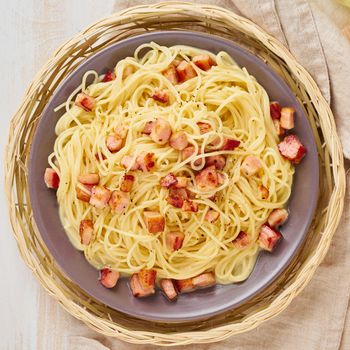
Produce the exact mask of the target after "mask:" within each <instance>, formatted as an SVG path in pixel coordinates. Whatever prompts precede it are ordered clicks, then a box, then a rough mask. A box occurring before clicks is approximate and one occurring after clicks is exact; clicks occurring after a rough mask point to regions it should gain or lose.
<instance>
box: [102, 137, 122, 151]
mask: <svg viewBox="0 0 350 350" xmlns="http://www.w3.org/2000/svg"><path fill="white" fill-rule="evenodd" d="M106 146H107V148H108V149H109V151H110V152H112V153H115V152H118V151H119V150H120V149H121V148H122V147H123V139H122V138H121V137H120V136H119V135H116V134H111V135H108V136H107V139H106Z"/></svg>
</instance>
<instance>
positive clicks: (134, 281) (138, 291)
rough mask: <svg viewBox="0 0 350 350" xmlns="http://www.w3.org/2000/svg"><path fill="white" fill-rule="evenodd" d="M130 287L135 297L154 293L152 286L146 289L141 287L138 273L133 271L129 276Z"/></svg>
mask: <svg viewBox="0 0 350 350" xmlns="http://www.w3.org/2000/svg"><path fill="white" fill-rule="evenodd" d="M130 288H131V291H132V294H133V296H134V297H137V298H142V297H147V296H149V295H151V294H154V293H155V289H154V287H149V288H146V289H144V288H142V286H141V283H140V279H139V274H138V273H134V274H133V275H132V276H131V279H130Z"/></svg>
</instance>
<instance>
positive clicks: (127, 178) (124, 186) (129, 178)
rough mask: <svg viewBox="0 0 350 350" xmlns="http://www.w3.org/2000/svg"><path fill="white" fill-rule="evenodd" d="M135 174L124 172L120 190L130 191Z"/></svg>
mask: <svg viewBox="0 0 350 350" xmlns="http://www.w3.org/2000/svg"><path fill="white" fill-rule="evenodd" d="M134 181H135V176H134V175H130V174H125V175H124V176H123V179H122V183H121V184H120V190H121V191H123V192H131V189H132V185H133V184H134Z"/></svg>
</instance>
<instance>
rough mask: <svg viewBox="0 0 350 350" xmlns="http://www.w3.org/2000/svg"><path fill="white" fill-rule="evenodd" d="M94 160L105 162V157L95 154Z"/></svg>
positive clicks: (101, 154)
mask: <svg viewBox="0 0 350 350" xmlns="http://www.w3.org/2000/svg"><path fill="white" fill-rule="evenodd" d="M95 158H96V160H97V161H98V162H100V161H102V160H106V159H107V158H106V156H105V155H104V154H103V153H95Z"/></svg>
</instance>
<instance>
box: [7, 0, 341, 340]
mask: <svg viewBox="0 0 350 350" xmlns="http://www.w3.org/2000/svg"><path fill="white" fill-rule="evenodd" d="M172 6H179V7H180V8H183V9H184V10H196V9H197V10H199V9H201V10H203V11H204V10H214V11H217V12H218V13H221V16H222V17H225V16H226V15H231V16H232V18H234V19H235V20H236V21H237V23H235V25H236V26H237V28H239V29H241V30H242V31H247V30H248V31H249V32H250V33H251V34H252V35H254V36H255V37H257V36H258V33H259V34H261V33H262V34H263V38H258V39H259V41H261V42H262V43H263V44H264V45H265V46H268V48H269V49H270V50H271V51H272V52H274V54H276V55H277V56H278V57H281V58H283V59H284V61H285V62H286V64H287V65H288V67H289V68H290V66H292V67H293V68H294V69H291V70H292V72H293V73H294V74H295V73H298V74H297V76H298V78H299V79H301V78H304V79H306V80H308V81H309V82H310V86H311V87H312V89H313V90H312V91H311V92H312V94H311V98H312V99H314V100H315V101H314V103H315V104H316V107H318V110H320V111H322V112H324V113H323V114H322V115H324V116H325V119H326V120H325V123H327V125H329V128H330V130H332V131H335V130H336V128H335V122H334V117H333V115H332V112H331V110H330V107H329V105H328V104H327V102H326V101H325V99H324V97H323V96H322V94H321V92H320V90H319V88H318V87H317V85H316V83H315V82H314V80H313V79H312V78H311V76H310V74H309V73H308V72H307V71H306V70H305V69H304V68H303V67H302V66H301V65H300V64H299V63H298V62H297V61H296V60H295V58H294V57H293V56H292V54H291V53H290V52H289V51H287V49H286V48H285V47H284V46H283V45H282V44H281V43H279V42H278V41H277V39H275V38H273V37H272V36H270V35H269V34H267V33H266V32H265V31H264V30H262V29H261V28H260V27H259V26H257V25H256V24H254V23H253V22H251V21H250V20H248V19H246V18H243V17H241V16H238V15H237V14H234V13H233V12H231V11H228V10H224V9H222V8H220V7H218V6H212V5H199V4H191V3H188V2H176V1H175V2H163V3H158V4H153V5H139V6H134V7H131V8H128V9H126V10H123V11H120V12H117V13H114V14H112V15H110V16H107V17H105V18H104V19H101V20H99V21H97V22H95V23H94V24H92V25H91V26H89V27H88V28H87V29H85V30H83V31H82V32H80V33H78V34H76V35H75V36H73V37H72V39H70V40H68V41H67V42H66V43H65V44H63V45H61V46H60V47H59V48H58V49H57V50H56V51H55V53H54V54H53V56H52V57H51V58H50V59H49V60H48V61H47V62H46V64H44V65H43V68H42V69H41V70H40V71H39V72H38V73H37V75H36V76H35V78H34V79H33V81H32V83H31V84H30V85H29V87H28V89H27V90H26V92H25V93H24V97H23V100H22V102H21V104H20V107H19V108H18V110H17V111H16V112H15V113H14V115H13V118H12V120H11V125H10V131H9V133H8V139H7V149H6V151H5V152H6V153H5V160H4V166H5V191H6V198H7V205H8V210H9V215H10V220H11V225H12V229H13V231H14V232H13V234H14V237H15V239H16V241H17V245H18V248H19V251H20V253H21V255H22V257H23V260H24V261H25V263H26V264H27V265H28V266H29V268H30V269H31V270H32V271H33V273H34V275H35V276H36V278H37V279H38V280H39V282H40V284H41V285H42V286H43V287H44V288H45V289H46V290H47V291H49V293H50V294H51V295H53V296H54V297H55V298H56V299H57V300H59V302H60V303H61V305H63V307H64V308H65V309H66V310H67V311H68V312H69V313H70V314H72V315H73V316H75V317H77V318H78V319H81V320H82V321H84V322H85V323H86V324H87V325H88V326H90V327H92V328H95V327H94V322H95V321H96V320H97V319H98V316H96V315H91V314H90V313H89V312H88V311H87V310H84V308H83V307H81V306H80V305H76V304H75V305H74V306H73V307H72V305H70V304H71V303H70V302H69V300H66V299H65V295H63V294H62V293H60V290H59V289H58V288H57V286H56V285H50V286H49V285H48V281H46V280H45V279H44V275H43V274H42V272H41V271H40V270H38V268H37V267H38V266H36V265H35V264H34V261H33V260H32V257H31V256H30V254H29V252H28V251H27V250H26V247H25V246H23V244H22V245H21V243H22V241H21V236H20V232H21V231H25V230H24V229H23V227H22V226H21V225H20V224H19V223H18V222H17V216H16V205H15V203H14V201H13V200H12V199H13V193H12V192H11V190H12V185H13V182H12V180H13V178H12V175H13V171H14V167H15V165H14V162H15V160H16V159H17V158H13V157H12V156H13V153H14V152H13V151H14V150H15V146H14V145H13V143H12V142H11V140H12V136H13V135H12V134H13V133H14V130H15V128H16V121H17V119H18V118H19V115H20V114H21V112H22V111H23V109H24V107H25V103H26V102H27V101H28V97H29V96H30V95H31V93H32V92H33V89H34V88H35V82H36V81H37V80H38V78H39V77H41V75H42V74H43V73H44V72H45V71H46V70H47V69H49V68H50V66H51V65H52V64H53V63H54V62H55V58H57V57H58V56H59V54H60V53H62V52H63V51H64V49H65V48H66V47H69V46H70V45H72V44H74V42H78V38H79V37H81V36H83V37H84V33H86V32H88V31H89V30H90V29H91V28H95V29H97V28H99V26H100V25H102V24H103V23H105V24H108V23H109V21H112V22H113V20H114V19H117V18H118V16H119V17H120V16H123V15H125V16H127V15H130V16H131V15H132V13H133V11H137V10H142V11H144V12H146V13H147V11H148V12H151V10H152V9H153V10H155V11H154V13H156V14H157V11H156V10H159V9H163V8H164V9H165V10H167V9H168V11H169V12H171V11H170V10H171V9H172ZM142 11H141V12H142ZM244 26H247V28H245V27H244ZM266 44H267V45H266ZM269 46H271V47H269ZM274 49H275V50H274ZM277 51H278V52H277ZM320 114H321V113H320ZM328 136H329V137H327V138H326V140H325V143H326V144H327V145H328V144H329V145H328V146H329V152H330V156H331V159H332V161H333V162H332V167H331V170H330V171H331V172H332V176H333V178H334V183H335V185H334V188H333V191H332V196H331V198H330V203H331V204H332V205H333V206H332V208H330V209H329V210H330V214H329V215H332V214H334V212H335V211H336V212H337V213H339V212H342V209H343V204H344V197H345V169H344V163H343V157H342V148H341V144H340V140H339V137H338V135H337V134H336V133H332V134H331V135H328ZM9 145H10V146H9ZM331 209H332V210H331ZM335 218H336V219H335V221H334V222H333V225H332V226H331V227H327V228H326V229H325V230H324V231H323V233H324V236H323V237H322V238H321V240H320V242H319V244H318V245H317V250H318V251H319V250H320V254H319V255H318V256H317V257H315V256H313V257H312V259H310V260H309V261H308V262H307V263H306V264H305V266H304V269H306V268H307V270H308V274H304V275H303V276H301V277H300V276H299V278H298V279H296V280H295V281H293V283H292V285H293V286H294V290H293V293H292V292H291V291H290V290H285V291H283V292H281V294H280V295H279V296H278V298H276V299H274V300H273V301H272V302H271V303H270V305H269V306H268V307H267V308H266V309H265V310H260V311H258V312H256V313H255V314H254V315H253V316H254V317H253V316H248V317H247V318H245V319H244V325H245V327H238V326H237V324H225V325H220V326H218V327H213V328H211V329H210V331H206V332H203V331H191V332H181V333H180V334H178V333H176V334H177V336H179V335H181V337H180V339H178V340H176V339H175V340H174V337H175V336H174V335H172V334H167V335H166V334H164V333H156V332H145V331H137V330H136V331H135V330H129V329H127V328H125V327H123V326H120V325H118V324H116V329H117V331H118V332H115V331H112V330H111V331H110V332H108V330H105V331H104V334H106V335H111V336H114V337H119V338H120V339H123V340H125V341H129V342H135V343H145V342H147V343H150V340H149V339H150V338H152V339H154V338H155V337H157V341H154V344H158V345H179V344H183V343H186V344H188V343H203V342H214V341H218V340H222V339H225V338H227V337H229V336H230V335H232V334H238V333H241V332H243V331H247V330H250V329H252V328H255V327H256V326H257V325H259V324H261V323H262V322H264V321H266V320H267V319H270V318H271V317H273V316H275V315H277V314H279V313H280V312H281V311H283V310H284V309H285V308H286V307H287V306H288V305H289V304H290V302H291V300H292V299H293V298H294V297H295V296H296V295H297V294H299V293H300V292H301V291H302V290H303V288H304V287H305V286H306V284H307V283H308V282H309V280H310V279H311V278H312V276H313V274H314V272H315V270H316V268H317V267H318V265H319V264H320V263H321V262H322V260H323V258H324V256H325V254H326V252H327V250H328V248H329V245H330V242H331V238H332V236H333V234H334V232H335V230H336V227H337V226H338V224H339V220H340V216H339V215H336V216H335ZM22 233H23V232H22ZM325 237H326V238H325ZM322 246H323V249H321V248H322ZM288 296H289V297H288ZM70 307H71V308H70ZM276 309H278V311H276ZM272 310H273V311H274V312H272ZM259 316H261V317H260V318H259ZM242 323H243V322H242ZM95 330H96V328H95ZM216 331H223V332H224V335H223V334H221V333H220V332H219V333H218V334H217V333H216ZM130 332H131V333H130ZM206 333H207V334H206ZM209 333H210V334H209ZM130 334H131V335H130ZM175 338H176V337H175ZM169 339H170V340H169ZM183 339H187V340H185V341H184V340H183ZM168 341H171V342H172V343H171V344H168V343H167V342H168ZM151 342H152V341H151ZM163 342H165V344H163Z"/></svg>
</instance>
